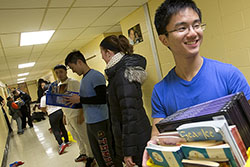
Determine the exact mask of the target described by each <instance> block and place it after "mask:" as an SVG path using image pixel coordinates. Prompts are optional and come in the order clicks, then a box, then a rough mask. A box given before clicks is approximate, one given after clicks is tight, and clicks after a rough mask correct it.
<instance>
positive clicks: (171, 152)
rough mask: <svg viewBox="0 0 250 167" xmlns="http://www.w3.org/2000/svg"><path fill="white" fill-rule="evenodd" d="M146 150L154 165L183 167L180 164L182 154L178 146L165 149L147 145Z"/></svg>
mask: <svg viewBox="0 0 250 167" xmlns="http://www.w3.org/2000/svg"><path fill="white" fill-rule="evenodd" d="M146 150H147V152H148V154H149V156H150V157H151V158H152V160H153V162H154V164H156V165H159V166H164V167H173V166H174V167H183V164H182V162H181V161H182V159H183V154H182V151H181V149H180V147H179V146H172V147H167V146H159V145H155V144H149V146H147V147H146Z"/></svg>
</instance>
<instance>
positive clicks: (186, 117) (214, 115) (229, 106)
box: [156, 92, 250, 148]
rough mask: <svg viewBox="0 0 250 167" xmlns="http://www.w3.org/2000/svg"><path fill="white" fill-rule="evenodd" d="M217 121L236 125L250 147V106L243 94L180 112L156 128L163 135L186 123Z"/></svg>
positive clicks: (229, 96)
mask: <svg viewBox="0 0 250 167" xmlns="http://www.w3.org/2000/svg"><path fill="white" fill-rule="evenodd" d="M216 119H226V120H227V122H228V124H229V125H236V127H237V128H238V130H239V133H240V136H241V137H242V139H243V142H244V144H245V146H246V147H247V148H248V147H250V137H249V134H250V106H249V104H248V101H247V100H246V98H245V96H244V94H243V93H242V92H241V93H236V94H231V95H228V96H224V97H221V98H218V99H215V100H211V101H208V102H205V103H201V104H198V105H195V106H191V107H188V108H185V109H182V110H179V111H177V112H176V113H174V114H172V115H170V116H168V117H167V118H165V119H163V120H162V121H160V122H159V123H158V124H156V127H157V128H158V130H159V132H160V133H163V132H168V131H174V130H175V129H176V128H177V127H179V126H180V125H182V124H185V123H192V122H199V121H208V120H216Z"/></svg>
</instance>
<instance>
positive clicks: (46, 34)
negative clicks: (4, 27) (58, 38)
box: [20, 30, 55, 46]
mask: <svg viewBox="0 0 250 167" xmlns="http://www.w3.org/2000/svg"><path fill="white" fill-rule="evenodd" d="M54 32H55V30H48V31H34V32H22V33H21V41H20V46H27V45H38V44H44V43H48V42H49V40H50V38H51V37H52V35H53V34H54Z"/></svg>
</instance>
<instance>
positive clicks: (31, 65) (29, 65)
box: [18, 62, 36, 68]
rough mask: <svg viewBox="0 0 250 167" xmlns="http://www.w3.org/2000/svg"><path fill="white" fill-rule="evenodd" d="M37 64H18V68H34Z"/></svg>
mask: <svg viewBox="0 0 250 167" xmlns="http://www.w3.org/2000/svg"><path fill="white" fill-rule="evenodd" d="M35 64H36V63H35V62H30V63H25V64H18V68H27V67H33V66H34V65H35Z"/></svg>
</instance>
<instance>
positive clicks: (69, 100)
mask: <svg viewBox="0 0 250 167" xmlns="http://www.w3.org/2000/svg"><path fill="white" fill-rule="evenodd" d="M65 100H66V102H67V103H66V105H70V106H71V107H72V106H73V105H74V104H76V103H80V96H79V95H76V94H73V95H72V96H71V97H65Z"/></svg>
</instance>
